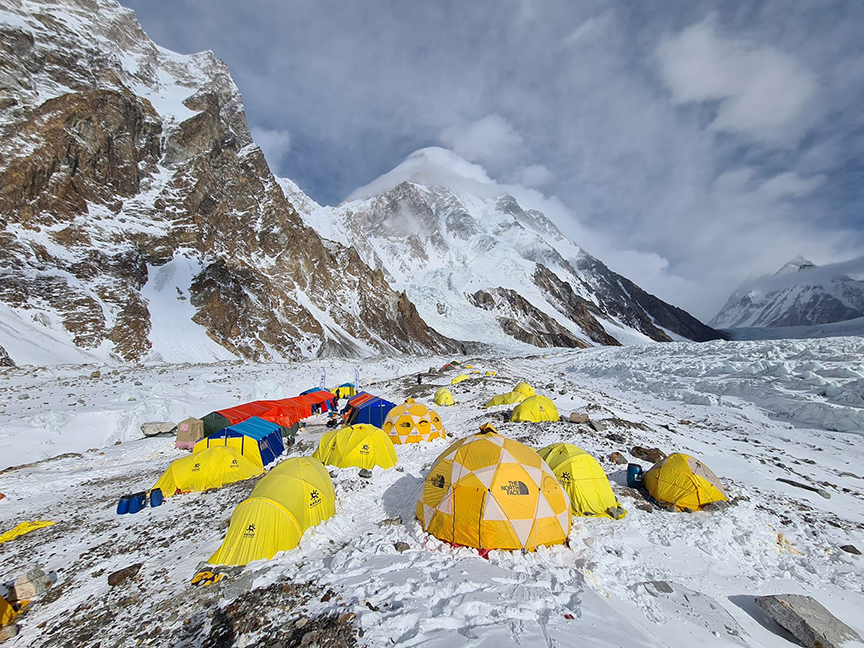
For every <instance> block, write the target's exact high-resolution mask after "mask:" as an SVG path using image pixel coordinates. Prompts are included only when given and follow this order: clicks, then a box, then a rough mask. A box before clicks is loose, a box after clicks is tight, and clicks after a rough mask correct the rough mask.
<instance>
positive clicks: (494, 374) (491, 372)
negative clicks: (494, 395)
mask: <svg viewBox="0 0 864 648" xmlns="http://www.w3.org/2000/svg"><path fill="white" fill-rule="evenodd" d="M485 375H487V376H497V375H498V374H496V373H495V372H494V371H487V372H486V374H485Z"/></svg>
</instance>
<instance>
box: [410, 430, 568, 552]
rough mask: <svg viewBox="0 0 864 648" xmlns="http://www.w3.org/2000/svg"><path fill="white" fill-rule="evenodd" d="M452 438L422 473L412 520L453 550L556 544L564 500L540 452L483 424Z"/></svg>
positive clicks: (564, 531)
mask: <svg viewBox="0 0 864 648" xmlns="http://www.w3.org/2000/svg"><path fill="white" fill-rule="evenodd" d="M480 429H481V432H480V433H479V434H474V435H471V436H469V437H466V438H464V439H460V440H459V441H457V442H456V443H454V444H453V445H451V446H450V447H449V448H447V450H445V451H444V453H443V454H441V455H440V456H439V457H438V458H437V459H436V460H435V462H434V464H433V465H432V468H431V469H430V470H429V474H428V475H427V476H426V481H425V483H424V485H423V495H422V497H421V498H420V499H419V500H418V501H417V519H418V520H420V523H421V524H422V525H423V528H424V529H425V530H426V531H428V532H429V533H431V534H432V535H434V536H436V537H437V538H440V539H441V540H444V541H445V542H449V543H451V544H455V545H463V546H468V547H475V548H477V549H481V550H488V549H525V550H528V551H533V550H534V549H536V548H537V547H539V546H544V545H553V544H562V543H563V542H564V541H565V540H566V539H567V536H568V535H569V533H570V521H571V512H570V499H569V498H568V497H567V494H566V493H565V492H564V490H563V489H562V488H561V485H560V484H559V483H558V479H557V478H556V477H555V474H554V473H553V472H552V470H551V469H550V468H549V466H547V465H546V462H544V461H543V460H542V459H541V458H540V455H538V454H537V453H536V452H535V451H534V450H532V449H531V448H529V447H528V446H526V445H524V444H522V443H519V442H518V441H514V440H512V439H508V438H507V437H503V436H501V435H500V434H498V433H497V432H496V431H495V428H493V427H492V426H491V425H489V424H488V423H487V424H486V425H484V426H483V427H482V428H480Z"/></svg>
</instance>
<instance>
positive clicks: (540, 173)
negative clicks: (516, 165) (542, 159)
mask: <svg viewBox="0 0 864 648" xmlns="http://www.w3.org/2000/svg"><path fill="white" fill-rule="evenodd" d="M520 176H521V177H520V178H519V184H523V185H525V186H526V187H542V186H543V185H547V184H549V183H550V182H552V180H553V179H554V178H555V175H554V174H553V173H552V172H551V171H550V170H549V167H547V166H546V165H544V164H532V165H530V166H527V167H525V168H524V169H522V170H521V174H520Z"/></svg>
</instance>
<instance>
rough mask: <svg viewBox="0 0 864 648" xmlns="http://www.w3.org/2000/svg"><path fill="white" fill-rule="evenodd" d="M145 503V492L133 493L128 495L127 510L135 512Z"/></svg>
mask: <svg viewBox="0 0 864 648" xmlns="http://www.w3.org/2000/svg"><path fill="white" fill-rule="evenodd" d="M146 505H147V494H146V493H135V494H134V495H130V496H129V512H130V513H137V512H138V511H140V510H141V509H143V508H144V507H145V506H146Z"/></svg>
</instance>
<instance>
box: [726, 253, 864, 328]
mask: <svg viewBox="0 0 864 648" xmlns="http://www.w3.org/2000/svg"><path fill="white" fill-rule="evenodd" d="M860 317H864V281H857V280H855V279H852V278H851V277H849V276H847V275H846V274H844V273H842V272H840V271H837V272H835V271H832V269H831V267H830V266H825V267H821V268H820V267H819V266H817V265H815V264H814V263H811V262H810V261H808V260H807V259H805V258H803V257H801V256H798V257H796V258H794V259H792V260H791V261H789V262H788V263H786V264H785V265H784V266H783V267H782V268H780V270H778V271H777V272H775V273H774V274H773V275H771V276H769V277H762V278H760V279H757V280H755V281H752V282H749V283H748V284H747V285H745V286H743V287H742V288H739V289H738V290H736V291H735V292H734V293H732V296H731V297H730V298H729V300H728V301H727V302H726V304H725V305H724V306H723V308H722V309H721V310H720V312H719V313H718V314H717V315H716V316H715V317H714V319H712V320H711V325H712V326H715V327H717V328H725V329H735V328H746V327H760V328H765V327H768V328H773V327H788V326H819V325H823V324H831V323H835V322H845V321H848V320H852V319H856V318H860Z"/></svg>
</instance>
